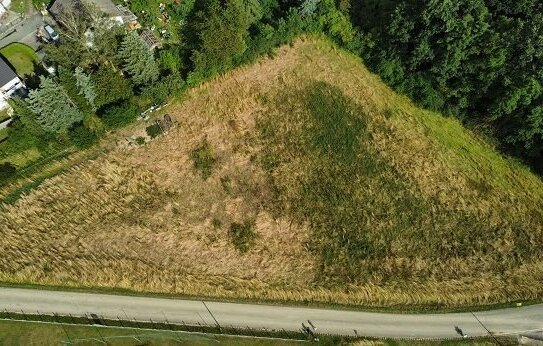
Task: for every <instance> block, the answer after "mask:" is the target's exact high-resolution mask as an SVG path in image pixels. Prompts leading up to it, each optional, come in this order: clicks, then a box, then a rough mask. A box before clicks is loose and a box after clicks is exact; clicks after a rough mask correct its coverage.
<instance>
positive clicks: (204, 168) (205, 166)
mask: <svg viewBox="0 0 543 346" xmlns="http://www.w3.org/2000/svg"><path fill="white" fill-rule="evenodd" d="M191 157H192V161H193V162H194V168H196V169H197V170H198V171H199V172H200V175H201V176H202V178H204V179H207V178H209V177H210V176H211V174H213V168H214V166H215V163H216V162H217V158H216V157H215V153H214V151H213V147H212V146H211V144H210V143H209V142H208V141H207V139H204V141H203V142H202V143H201V144H200V145H199V146H198V147H197V148H195V149H194V150H193V151H192V154H191Z"/></svg>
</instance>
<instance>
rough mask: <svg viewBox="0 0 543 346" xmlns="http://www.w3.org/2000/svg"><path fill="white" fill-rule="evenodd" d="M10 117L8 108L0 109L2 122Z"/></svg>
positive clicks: (0, 121)
mask: <svg viewBox="0 0 543 346" xmlns="http://www.w3.org/2000/svg"><path fill="white" fill-rule="evenodd" d="M9 118H10V115H9V111H8V108H5V109H2V110H1V111H0V123H2V122H4V121H5V120H8V119H9Z"/></svg>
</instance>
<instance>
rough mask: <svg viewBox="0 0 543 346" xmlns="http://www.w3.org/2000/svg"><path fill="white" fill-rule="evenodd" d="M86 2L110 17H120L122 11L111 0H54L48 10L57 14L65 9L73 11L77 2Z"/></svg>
mask: <svg viewBox="0 0 543 346" xmlns="http://www.w3.org/2000/svg"><path fill="white" fill-rule="evenodd" d="M83 1H84V2H86V3H87V4H90V5H93V6H95V7H96V8H97V9H98V10H100V12H103V13H104V14H106V15H107V16H110V17H122V16H123V12H122V11H121V10H120V9H119V8H118V7H117V6H115V4H114V3H113V2H112V1H111V0H55V1H54V2H53V4H51V6H50V7H49V12H51V13H52V14H53V15H55V16H58V15H59V14H61V13H62V12H65V11H73V10H74V8H77V6H78V3H81V2H83Z"/></svg>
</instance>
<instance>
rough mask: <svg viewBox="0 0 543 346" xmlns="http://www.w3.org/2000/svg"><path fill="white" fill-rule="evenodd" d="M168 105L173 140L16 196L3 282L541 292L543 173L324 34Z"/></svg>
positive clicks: (267, 295)
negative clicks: (425, 104)
mask: <svg viewBox="0 0 543 346" xmlns="http://www.w3.org/2000/svg"><path fill="white" fill-rule="evenodd" d="M167 111H168V112H169V113H170V114H171V115H172V116H173V117H174V118H175V119H176V120H177V121H178V122H179V126H178V127H177V128H175V129H173V130H170V131H169V134H168V135H167V136H165V137H158V138H156V139H155V140H154V141H152V142H150V143H147V144H145V145H141V146H128V145H126V141H123V140H119V141H118V143H117V148H116V149H113V150H111V151H108V152H107V153H106V154H103V155H101V156H99V157H98V158H96V159H95V160H92V161H88V162H84V163H81V164H79V165H77V166H75V167H73V168H71V169H70V170H68V171H66V172H64V173H63V174H61V175H58V176H55V177H53V178H50V179H47V180H46V181H44V182H43V183H42V184H41V185H40V186H39V187H37V188H35V189H34V190H32V191H31V192H30V193H28V195H26V196H24V197H22V198H20V199H19V200H17V201H16V202H15V203H14V204H12V205H5V206H4V207H3V208H2V209H1V211H0V223H1V224H2V225H3V227H2V229H1V230H0V232H1V234H2V237H0V280H2V281H4V282H9V283H35V284H44V285H65V286H83V287H85V286H87V287H97V286H98V287H115V288H128V289H132V290H136V291H145V292H165V293H171V294H180V295H197V296H213V297H223V298H230V299H232V298H248V299H260V300H274V301H291V302H302V303H303V302H314V303H324V304H326V303H334V304H344V305H357V306H360V305H362V306H374V307H375V306H388V307H395V308H398V309H401V308H402V307H405V306H409V307H411V308H413V307H415V308H416V307H424V308H428V307H432V308H435V307H445V308H455V307H462V306H473V305H487V304H496V303H503V302H508V301H514V300H525V299H526V300H528V299H532V300H533V299H541V298H542V297H543V285H541V282H543V253H542V252H543V248H541V246H540V240H541V239H543V183H542V182H541V180H540V179H539V178H538V177H537V176H535V175H533V174H531V173H530V172H529V170H527V169H526V168H525V167H523V166H522V165H520V164H518V163H515V162H513V161H511V160H509V159H507V158H504V157H502V156H500V155H499V154H497V153H496V152H495V151H494V150H493V149H492V148H491V147H490V146H489V145H487V144H485V143H484V142H483V141H482V140H480V139H478V138H477V137H476V136H474V135H473V134H472V133H470V132H469V131H467V130H465V129H464V128H463V127H462V126H461V125H460V124H459V123H458V122H457V121H455V120H452V119H448V118H444V117H442V116H440V115H439V114H435V113H432V112H428V111H424V110H421V109H419V108H416V107H415V106H414V105H413V104H412V103H411V102H410V101H409V100H407V99H406V98H404V97H401V96H398V95H396V94H394V93H393V92H392V91H391V90H390V89H389V88H387V87H386V86H385V85H384V84H383V83H382V82H381V81H380V80H379V79H378V78H377V77H375V76H374V75H372V74H371V73H369V72H368V71H367V70H366V69H365V68H364V67H363V65H362V64H361V62H360V60H359V59H357V58H355V57H354V56H352V55H350V54H347V53H344V52H343V51H340V50H338V49H337V48H335V47H334V46H333V45H332V44H330V43H328V42H326V41H322V40H318V39H313V38H312V39H306V40H298V41H296V42H295V44H294V45H293V47H283V48H281V49H279V50H278V52H277V54H276V56H275V58H273V59H263V60H262V61H260V62H259V63H257V64H256V65H254V66H250V67H246V68H242V69H238V70H236V71H233V72H231V73H229V74H227V75H225V76H223V77H220V78H218V79H217V80H215V81H211V82H209V83H206V84H204V85H202V86H201V87H199V88H197V89H194V90H192V91H190V92H189V94H188V95H186V97H185V100H184V101H183V102H182V103H179V104H175V105H173V106H171V107H170V108H169V109H168V110H167ZM144 133H145V126H144V125H143V124H142V126H141V127H140V128H139V129H137V130H134V129H129V130H125V131H124V132H122V131H121V132H120V133H119V136H125V137H127V138H128V137H133V136H136V137H137V136H138V135H144Z"/></svg>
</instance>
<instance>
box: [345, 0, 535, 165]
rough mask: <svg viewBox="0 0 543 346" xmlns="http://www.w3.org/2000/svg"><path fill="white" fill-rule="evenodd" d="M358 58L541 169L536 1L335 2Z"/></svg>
mask: <svg viewBox="0 0 543 346" xmlns="http://www.w3.org/2000/svg"><path fill="white" fill-rule="evenodd" d="M342 3H343V6H344V9H346V11H348V12H349V14H350V17H351V18H352V21H353V23H354V25H355V26H357V27H358V28H359V29H360V30H361V32H362V33H363V34H364V36H365V41H366V45H367V46H366V49H363V50H362V51H361V54H362V56H363V57H364V59H365V61H366V62H367V63H368V64H369V65H370V66H371V67H372V68H373V70H374V71H375V72H377V73H378V74H379V75H380V76H381V77H382V78H383V79H384V80H385V81H386V82H387V83H389V84H390V85H392V86H393V87H394V88H396V89H397V90H399V91H401V92H402V93H405V94H407V95H409V96H410V97H412V98H413V99H415V100H416V101H418V102H419V103H420V104H421V105H422V106H424V107H427V108H430V109H435V110H438V111H442V112H443V113H445V114H450V115H454V116H457V117H459V118H460V119H461V120H462V121H464V122H465V123H466V124H468V125H470V127H473V128H476V129H478V130H479V131H481V132H483V133H485V134H487V135H489V137H491V138H494V139H495V140H496V141H497V143H498V144H499V145H500V146H501V148H502V150H504V151H505V152H507V153H510V154H513V155H515V156H517V157H520V158H522V159H524V160H526V161H527V162H529V163H531V165H532V166H533V167H534V168H536V169H537V170H538V171H539V172H540V173H541V172H542V169H543V164H542V161H543V87H542V85H543V2H541V1H539V0H518V1H517V0H454V1H453V0H445V1H443V0H427V1H416V0H387V1H382V0H353V1H352V2H351V3H347V2H346V1H342Z"/></svg>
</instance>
